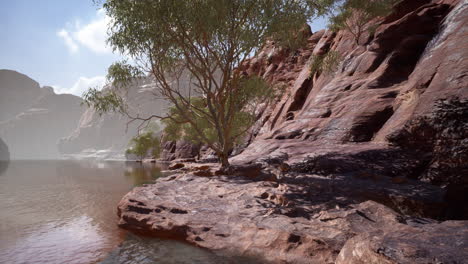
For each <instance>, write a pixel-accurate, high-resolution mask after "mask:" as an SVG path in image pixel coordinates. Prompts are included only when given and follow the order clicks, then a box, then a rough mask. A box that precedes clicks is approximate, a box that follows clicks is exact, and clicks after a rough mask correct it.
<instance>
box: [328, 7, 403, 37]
mask: <svg viewBox="0 0 468 264" xmlns="http://www.w3.org/2000/svg"><path fill="white" fill-rule="evenodd" d="M398 2H400V0H372V1H369V0H347V1H341V4H340V5H338V6H337V9H336V10H335V11H334V13H335V15H332V16H331V18H330V25H329V27H330V28H331V29H332V30H334V31H338V30H342V29H344V30H346V31H348V32H350V33H351V34H352V35H353V37H354V41H355V42H356V45H359V41H360V39H361V36H362V34H363V33H365V32H370V33H373V31H375V29H376V27H377V24H376V18H379V17H384V16H386V15H388V14H390V13H391V12H392V10H393V6H394V5H395V4H396V3H398Z"/></svg>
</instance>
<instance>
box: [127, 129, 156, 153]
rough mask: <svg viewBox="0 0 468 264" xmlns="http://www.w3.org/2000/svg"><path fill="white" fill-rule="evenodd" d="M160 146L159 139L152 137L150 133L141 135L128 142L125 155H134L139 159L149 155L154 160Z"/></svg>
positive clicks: (152, 134)
mask: <svg viewBox="0 0 468 264" xmlns="http://www.w3.org/2000/svg"><path fill="white" fill-rule="evenodd" d="M160 151H161V144H160V142H159V137H158V136H156V135H154V133H153V132H152V131H148V132H145V133H142V134H140V135H138V136H136V137H134V138H132V140H131V141H130V148H128V149H127V151H126V153H127V154H134V155H136V156H138V157H139V158H140V160H141V159H143V158H144V157H145V156H146V155H148V154H151V156H153V157H154V158H158V157H159V153H160Z"/></svg>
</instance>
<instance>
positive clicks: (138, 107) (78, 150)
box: [59, 78, 168, 159]
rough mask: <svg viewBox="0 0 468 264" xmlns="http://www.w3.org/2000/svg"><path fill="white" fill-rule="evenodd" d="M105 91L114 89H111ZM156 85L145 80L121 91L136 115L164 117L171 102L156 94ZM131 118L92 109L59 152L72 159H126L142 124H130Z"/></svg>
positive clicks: (63, 140)
mask: <svg viewBox="0 0 468 264" xmlns="http://www.w3.org/2000/svg"><path fill="white" fill-rule="evenodd" d="M104 89H114V90H115V88H114V87H111V86H107V87H105V88H104ZM154 89H155V85H154V82H153V81H152V80H151V79H149V78H142V79H139V80H137V81H135V82H134V83H133V84H132V85H130V87H129V88H127V90H126V91H125V92H124V91H120V92H121V96H122V97H123V99H124V100H125V103H126V104H127V105H128V107H129V110H130V112H131V113H132V115H135V116H136V115H139V116H140V117H147V116H149V115H151V114H162V113H164V112H165V111H166V109H167V106H168V103H167V102H166V101H164V100H158V99H156V98H155V95H154ZM128 122H129V119H128V117H126V116H124V115H122V114H120V113H106V114H103V115H99V113H97V112H96V111H95V110H94V109H92V108H88V109H86V111H85V112H84V113H83V115H82V116H81V118H80V119H79V122H78V126H77V127H76V129H75V130H74V132H73V133H71V135H70V136H68V137H66V138H63V139H62V140H61V141H60V143H59V149H60V151H61V153H62V154H63V155H65V156H68V157H71V158H99V159H124V158H125V156H124V153H125V150H126V149H127V147H128V143H129V141H130V139H131V138H132V137H134V136H135V135H137V130H138V126H139V125H140V124H141V122H139V121H135V122H132V123H128Z"/></svg>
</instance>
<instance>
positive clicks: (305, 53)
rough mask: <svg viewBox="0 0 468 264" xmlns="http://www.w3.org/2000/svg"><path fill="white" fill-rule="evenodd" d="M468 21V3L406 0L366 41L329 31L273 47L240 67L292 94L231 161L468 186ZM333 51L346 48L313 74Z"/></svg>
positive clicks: (267, 113) (267, 112) (266, 114)
mask: <svg viewBox="0 0 468 264" xmlns="http://www.w3.org/2000/svg"><path fill="white" fill-rule="evenodd" d="M467 22H468V3H467V1H449V0H446V1H429V0H426V1H425V0H418V1H402V2H401V3H400V4H399V5H398V6H397V7H396V8H395V11H394V12H393V13H392V14H391V15H390V16H388V17H386V18H383V19H381V20H380V21H378V23H379V26H378V28H377V29H376V31H375V33H374V34H372V35H370V34H366V35H364V36H362V38H361V39H360V40H359V42H360V44H361V45H356V43H355V41H354V38H353V36H352V35H351V34H350V33H348V32H347V31H339V32H337V33H335V32H331V31H328V30H322V31H319V32H315V33H314V34H311V35H310V36H309V38H308V44H307V46H306V47H304V48H302V49H299V50H297V51H295V52H290V51H288V50H285V49H281V48H278V47H276V46H275V45H274V43H268V44H267V45H265V47H264V48H263V50H262V51H261V52H260V53H259V54H258V55H257V56H256V57H254V58H252V59H250V60H247V61H245V62H244V64H243V65H242V67H241V70H242V71H243V72H244V74H246V75H259V76H261V77H263V78H264V79H265V80H267V81H268V82H269V83H270V84H271V85H272V86H284V87H286V92H285V93H284V95H283V96H282V97H281V98H279V99H278V101H277V102H275V103H274V104H272V105H271V106H268V107H266V108H265V109H264V111H263V113H261V115H260V119H259V121H258V122H257V124H256V125H255V126H254V128H253V129H252V133H251V137H250V139H249V143H250V144H249V146H248V147H247V148H246V149H245V150H244V151H243V152H242V154H240V155H238V156H236V157H234V158H233V159H232V160H233V162H234V163H236V162H238V163H239V162H253V161H256V160H260V159H264V160H265V159H268V158H281V159H284V160H287V161H288V162H289V163H291V164H292V165H293V166H296V168H297V169H298V170H302V171H305V172H307V171H308V172H312V171H315V172H316V171H322V172H323V173H332V172H337V171H343V172H344V171H346V172H357V171H363V170H364V171H366V170H367V171H368V172H369V173H383V174H389V175H390V176H405V177H411V178H419V179H421V180H425V181H430V182H433V183H436V184H441V185H447V184H451V183H453V184H456V183H459V182H464V184H466V181H467V179H466V178H467V177H466V175H468V171H467V166H466V164H468V156H467V153H468V149H467V148H468V144H467V141H466V140H467V136H468V135H467V131H468V129H467V128H468V125H467V120H468V118H467V115H468V108H467V100H468V77H467V76H468V60H467V59H466V58H467V57H468V49H467V48H466V47H467V44H468V34H467V31H468V29H467V27H466V24H467ZM329 52H334V53H337V54H339V58H340V60H339V64H338V65H337V69H336V70H335V71H333V72H320V71H316V72H311V67H310V64H311V62H312V60H313V59H314V58H315V57H317V56H320V55H324V54H327V53H329ZM463 175H465V176H463Z"/></svg>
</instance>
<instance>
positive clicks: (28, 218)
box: [0, 161, 161, 263]
mask: <svg viewBox="0 0 468 264" xmlns="http://www.w3.org/2000/svg"><path fill="white" fill-rule="evenodd" d="M4 168H5V169H4V172H3V175H2V176H1V177H0V212H2V213H1V214H0V263H96V262H98V261H101V260H103V259H104V258H105V257H106V256H107V255H108V252H110V251H112V250H113V249H115V248H116V247H117V246H118V245H119V244H120V243H121V242H123V241H124V238H125V234H126V232H125V231H124V230H122V229H119V228H118V227H117V220H118V218H117V216H116V214H117V208H116V205H117V204H118V202H119V201H120V199H121V198H122V196H123V195H125V194H126V193H127V192H128V191H130V190H131V189H132V188H133V187H134V186H135V185H139V184H142V183H148V182H151V181H153V180H154V179H156V178H157V177H160V176H161V172H160V169H159V168H158V167H157V166H155V165H154V164H148V165H146V164H145V165H141V164H136V163H133V164H126V163H124V162H92V161H11V162H10V163H9V165H7V166H4Z"/></svg>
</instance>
